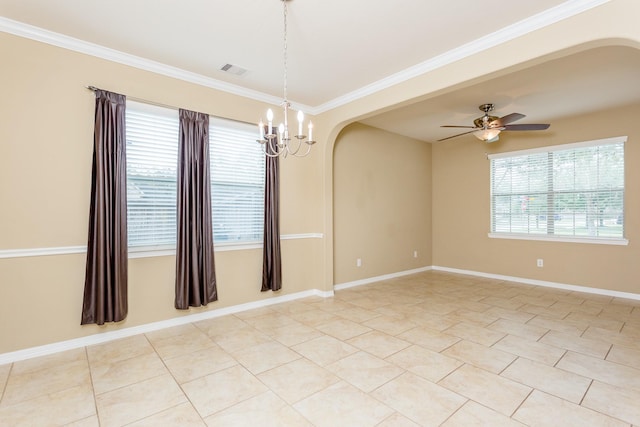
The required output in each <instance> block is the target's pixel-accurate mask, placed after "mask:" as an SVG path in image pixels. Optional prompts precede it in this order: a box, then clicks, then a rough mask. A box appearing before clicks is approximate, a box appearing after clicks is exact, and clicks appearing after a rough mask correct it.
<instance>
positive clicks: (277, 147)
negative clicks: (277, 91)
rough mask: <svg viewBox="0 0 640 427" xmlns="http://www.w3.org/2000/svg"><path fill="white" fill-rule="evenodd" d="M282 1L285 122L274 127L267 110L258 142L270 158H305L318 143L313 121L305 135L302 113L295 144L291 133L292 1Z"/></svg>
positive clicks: (300, 113)
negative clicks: (289, 14) (289, 18)
mask: <svg viewBox="0 0 640 427" xmlns="http://www.w3.org/2000/svg"><path fill="white" fill-rule="evenodd" d="M280 1H281V2H282V6H283V10H284V53H283V63H284V100H283V101H282V104H281V106H282V108H283V110H284V122H282V123H280V125H279V126H278V127H277V128H276V127H274V126H273V111H272V110H271V109H270V108H269V110H267V125H266V126H265V124H264V123H263V122H262V120H260V123H259V124H258V130H259V132H260V138H259V139H258V140H257V141H258V142H259V143H260V144H261V145H262V150H263V151H264V153H265V155H267V156H269V157H278V156H280V155H282V156H283V157H287V155H292V156H296V157H304V156H306V155H307V154H309V152H310V151H311V146H312V145H313V144H315V143H316V141H314V140H313V123H311V121H309V125H308V127H307V129H308V131H309V134H308V135H305V134H304V133H303V124H304V113H303V112H302V111H298V115H297V119H298V133H297V134H296V135H293V140H294V141H295V142H292V136H291V134H290V133H289V109H290V108H291V104H290V103H289V101H288V99H287V1H290V0H280ZM276 132H277V133H276ZM303 144H306V146H307V149H306V150H303V151H304V152H303V153H299V151H300V148H301V147H302V146H303Z"/></svg>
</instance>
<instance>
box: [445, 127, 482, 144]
mask: <svg viewBox="0 0 640 427" xmlns="http://www.w3.org/2000/svg"><path fill="white" fill-rule="evenodd" d="M476 130H477V129H476V128H473V130H470V131H469V132H463V133H459V134H457V135H453V136H448V137H446V138H442V139H439V140H438V141H437V142H440V141H446V140H447V139H451V138H455V137H458V136H462V135H466V134H468V133H473V132H475V131H476Z"/></svg>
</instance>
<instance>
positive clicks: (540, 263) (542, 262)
mask: <svg viewBox="0 0 640 427" xmlns="http://www.w3.org/2000/svg"><path fill="white" fill-rule="evenodd" d="M536 265H537V266H538V267H544V260H543V259H542V258H538V261H537V263H536Z"/></svg>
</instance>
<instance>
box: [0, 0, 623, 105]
mask: <svg viewBox="0 0 640 427" xmlns="http://www.w3.org/2000/svg"><path fill="white" fill-rule="evenodd" d="M610 1H611V0H569V1H566V2H564V3H562V4H560V5H558V6H556V7H553V8H551V9H547V10H545V11H543V12H540V13H538V14H536V15H534V16H531V17H529V18H527V19H524V20H522V21H519V22H516V23H515V24H512V25H509V26H508V27H505V28H503V29H501V30H498V31H496V32H493V33H491V34H488V35H486V36H484V37H481V38H479V39H477V40H474V41H472V42H470V43H467V44H464V45H462V46H460V47H457V48H455V49H452V50H450V51H448V52H445V53H443V54H441V55H438V56H436V57H434V58H432V59H429V60H427V61H424V62H421V63H420V64H417V65H414V66H412V67H409V68H407V69H405V70H402V71H400V72H398V73H395V74H392V75H390V76H388V77H385V78H383V79H380V80H378V81H376V82H374V83H371V84H369V85H366V86H363V87H361V88H359V89H356V90H354V91H352V92H349V93H347V94H345V95H342V96H339V97H337V98H334V99H332V100H330V101H328V102H325V103H323V104H321V105H318V106H315V107H313V106H309V105H304V104H300V103H296V102H294V101H292V102H291V103H292V106H294V108H296V109H303V110H305V111H308V112H309V113H310V114H311V115H318V114H321V113H324V112H327V111H329V110H332V109H334V108H337V107H340V106H342V105H345V104H348V103H350V102H353V101H355V100H358V99H360V98H363V97H365V96H368V95H371V94H374V93H376V92H379V91H381V90H384V89H387V88H389V87H391V86H394V85H397V84H399V83H402V82H404V81H407V80H410V79H412V78H414V77H417V76H420V75H422V74H425V73H428V72H430V71H433V70H435V69H438V68H441V67H443V66H446V65H449V64H451V63H453V62H455V61H459V60H461V59H464V58H466V57H469V56H472V55H475V54H477V53H478V52H482V51H484V50H487V49H490V48H492V47H495V46H497V45H500V44H502V43H505V42H508V41H509V40H512V39H514V38H517V37H520V36H523V35H525V34H528V33H530V32H533V31H536V30H538V29H541V28H544V27H546V26H548V25H551V24H554V23H556V22H559V21H562V20H564V19H567V18H570V17H572V16H574V15H577V14H579V13H582V12H584V11H587V10H589V9H592V8H594V7H597V6H600V5H602V4H605V3H608V2H610ZM0 31H3V32H6V33H10V34H14V35H16V36H20V37H24V38H28V39H32V40H36V41H39V42H42V43H47V44H50V45H53V46H57V47H61V48H64V49H69V50H72V51H75V52H80V53H84V54H87V55H91V56H95V57H98V58H101V59H106V60H108V61H113V62H117V63H120V64H123V65H128V66H131V67H135V68H138V69H141V70H145V71H150V72H152V73H156V74H160V75H164V76H167V77H171V78H175V79H179V80H183V81H186V82H189V83H194V84H197V85H201V86H205V87H208V88H211V89H216V90H220V91H223V92H227V93H231V94H234V95H238V96H242V97H245V98H250V99H253V100H256V101H260V102H265V103H267V104H272V105H280V103H281V102H282V100H281V99H280V98H278V97H275V96H273V95H268V94H266V93H263V92H259V91H256V90H253V89H247V88H244V87H242V86H239V85H234V84H231V83H227V82H223V81H220V80H216V79H213V78H211V77H206V76H203V75H202V74H197V73H193V72H190V71H186V70H183V69H180V68H177V67H172V66H170V65H166V64H162V63H160V62H156V61H152V60H149V59H146V58H141V57H139V56H135V55H130V54H128V53H124V52H120V51H117V50H115V49H110V48H107V47H104V46H100V45H97V44H94V43H89V42H86V41H84V40H80V39H76V38H73V37H69V36H66V35H63V34H59V33H55V32H53V31H49V30H45V29H42V28H39V27H35V26H32V25H28V24H24V23H22V22H18V21H14V20H11V19H8V18H5V17H1V16H0Z"/></svg>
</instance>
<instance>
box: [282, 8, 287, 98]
mask: <svg viewBox="0 0 640 427" xmlns="http://www.w3.org/2000/svg"><path fill="white" fill-rule="evenodd" d="M282 5H283V6H284V7H283V11H284V53H283V55H282V56H283V61H284V102H288V99H287V0H282Z"/></svg>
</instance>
